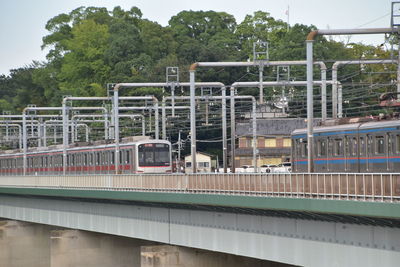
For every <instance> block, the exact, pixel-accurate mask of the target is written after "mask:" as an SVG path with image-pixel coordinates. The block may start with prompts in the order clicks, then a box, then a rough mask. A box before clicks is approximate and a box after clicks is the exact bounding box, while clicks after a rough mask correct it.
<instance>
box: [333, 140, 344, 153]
mask: <svg viewBox="0 0 400 267" xmlns="http://www.w3.org/2000/svg"><path fill="white" fill-rule="evenodd" d="M334 143H335V145H334V155H335V156H341V155H343V140H342V139H335V140H334Z"/></svg>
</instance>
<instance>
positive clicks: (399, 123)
mask: <svg viewBox="0 0 400 267" xmlns="http://www.w3.org/2000/svg"><path fill="white" fill-rule="evenodd" d="M398 126H400V120H387V121H372V122H366V123H363V124H362V125H361V126H360V129H371V128H380V127H385V128H386V127H398Z"/></svg>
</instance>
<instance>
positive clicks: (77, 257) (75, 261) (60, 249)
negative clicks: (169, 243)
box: [51, 230, 154, 267]
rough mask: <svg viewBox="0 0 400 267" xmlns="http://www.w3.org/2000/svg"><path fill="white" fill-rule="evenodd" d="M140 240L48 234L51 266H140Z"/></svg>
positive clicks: (76, 232)
mask: <svg viewBox="0 0 400 267" xmlns="http://www.w3.org/2000/svg"><path fill="white" fill-rule="evenodd" d="M150 244H154V243H152V242H147V241H143V240H140V239H132V238H126V237H120V236H113V235H105V234H100V233H94V232H87V231H79V230H57V231H52V233H51V267H69V266H74V267H109V266H113V267H140V264H141V263H140V260H141V259H140V247H141V246H142V245H150Z"/></svg>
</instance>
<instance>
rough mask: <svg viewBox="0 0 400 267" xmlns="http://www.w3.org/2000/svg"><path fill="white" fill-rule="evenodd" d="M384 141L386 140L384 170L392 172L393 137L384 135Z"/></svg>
mask: <svg viewBox="0 0 400 267" xmlns="http://www.w3.org/2000/svg"><path fill="white" fill-rule="evenodd" d="M386 140H387V149H386V151H387V152H386V162H387V166H386V167H387V168H386V170H387V171H388V172H390V171H393V158H394V153H393V152H394V142H393V141H394V136H393V134H391V133H387V134H386Z"/></svg>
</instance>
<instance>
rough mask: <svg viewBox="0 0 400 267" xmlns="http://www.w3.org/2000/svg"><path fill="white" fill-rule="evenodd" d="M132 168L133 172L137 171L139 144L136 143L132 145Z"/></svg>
mask: <svg viewBox="0 0 400 267" xmlns="http://www.w3.org/2000/svg"><path fill="white" fill-rule="evenodd" d="M131 151H132V170H131V173H136V171H137V166H138V154H137V146H136V145H134V146H133V147H132V150H131Z"/></svg>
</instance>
